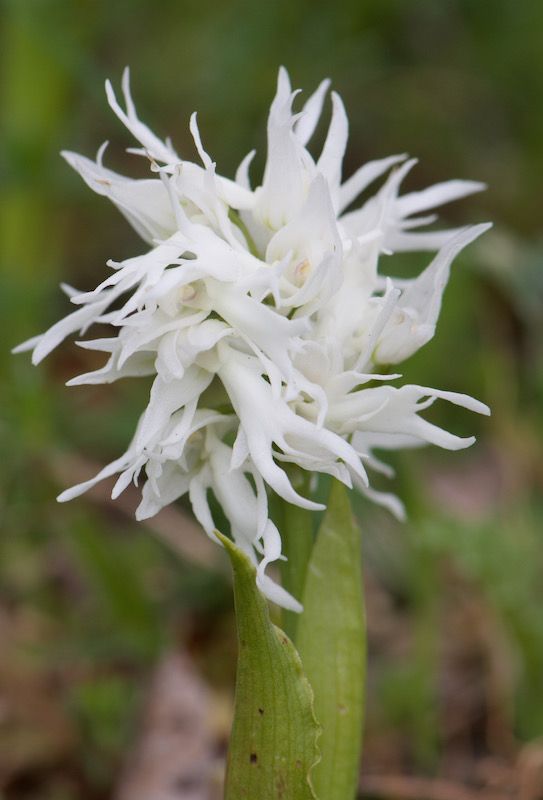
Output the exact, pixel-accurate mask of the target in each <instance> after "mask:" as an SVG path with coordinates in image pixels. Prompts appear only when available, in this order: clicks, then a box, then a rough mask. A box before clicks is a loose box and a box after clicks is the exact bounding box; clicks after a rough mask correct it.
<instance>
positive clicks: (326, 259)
mask: <svg viewBox="0 0 543 800" xmlns="http://www.w3.org/2000/svg"><path fill="white" fill-rule="evenodd" d="M327 89H328V81H324V82H323V83H322V84H321V85H320V86H319V87H318V89H317V91H316V92H315V93H314V94H313V95H312V96H311V97H310V98H309V100H308V101H307V102H306V103H305V105H304V106H303V107H302V109H301V111H300V112H298V113H294V112H293V110H292V106H293V101H294V99H295V95H296V93H295V92H292V90H291V86H290V81H289V78H288V75H287V73H286V71H285V70H283V69H281V70H280V72H279V81H278V86H277V94H276V96H275V99H274V101H273V103H272V106H271V109H270V115H269V119H268V154H267V161H266V166H265V169H264V177H263V182H262V185H261V186H258V187H257V188H255V189H252V188H251V184H250V180H249V166H250V162H251V159H252V156H253V155H254V153H250V154H249V155H248V156H247V157H246V158H245V159H244V160H243V162H242V163H241V165H240V167H239V169H238V171H237V174H236V180H235V181H233V180H229V179H227V178H224V177H222V176H220V175H218V174H217V173H216V170H215V164H214V163H213V162H212V161H211V158H210V157H209V156H208V154H207V153H206V151H205V150H204V147H203V145H202V142H201V139H200V134H199V131H198V127H197V123H196V117H195V116H194V115H193V117H192V118H191V122H190V129H191V132H192V135H193V138H194V141H195V145H196V149H197V151H198V154H199V156H200V160H201V162H202V165H201V166H200V165H198V164H195V163H192V162H190V161H187V160H185V159H183V158H181V157H180V156H178V155H177V154H176V152H175V151H174V149H173V147H172V145H171V143H170V141H169V140H167V141H165V142H163V141H161V140H160V139H158V137H157V136H155V134H153V133H152V132H151V131H150V130H149V129H148V128H147V127H146V126H145V125H144V124H143V123H142V122H140V120H139V119H138V117H137V114H136V110H135V107H134V103H133V101H132V98H131V95H130V88H129V77H128V71H126V72H125V74H124V77H123V95H124V100H125V105H126V109H123V108H122V107H121V106H120V104H119V103H118V101H117V99H116V97H115V94H114V92H113V89H112V88H111V85H110V84H109V82H108V83H107V84H106V91H107V97H108V100H109V104H110V106H111V107H112V109H113V111H114V112H115V113H116V115H117V116H118V117H119V119H120V120H121V121H122V122H123V123H124V125H125V126H126V127H127V128H128V129H129V130H130V131H131V133H132V134H133V135H134V137H135V138H136V139H137V140H138V142H139V143H140V145H141V147H140V148H139V149H135V150H131V152H134V153H136V154H139V155H143V156H145V157H146V158H147V159H149V162H150V168H151V177H150V178H148V179H146V180H131V179H130V178H126V177H124V176H121V175H117V174H116V173H114V172H112V171H111V170H109V169H107V168H106V167H104V166H103V163H102V158H103V154H104V149H105V146H103V147H102V148H100V150H99V152H98V156H97V158H96V161H91V160H89V159H87V158H85V157H83V156H80V155H76V154H74V153H64V157H65V158H66V160H67V161H68V163H69V164H70V165H71V166H72V167H74V169H76V170H77V171H78V172H79V173H80V175H81V176H82V177H83V179H84V180H85V182H86V183H87V184H88V185H89V186H90V187H91V188H92V189H93V190H94V191H96V192H97V193H98V194H102V195H104V196H106V197H109V199H110V200H111V201H112V202H113V203H114V204H115V205H116V206H117V207H118V208H119V210H120V211H121V212H122V214H124V216H125V217H126V218H127V219H128V221H129V222H130V223H131V224H132V225H133V227H134V228H135V229H136V231H137V232H138V233H139V234H140V235H141V237H142V238H143V239H144V240H145V242H146V243H147V244H148V246H149V248H150V249H148V250H147V251H146V252H145V253H144V254H143V255H141V256H137V257H136V258H129V259H126V260H125V261H122V262H120V263H119V262H115V261H110V262H108V266H109V267H110V268H111V270H112V271H111V273H110V275H109V276H108V277H106V278H105V279H104V280H103V281H102V282H101V283H100V284H99V285H98V286H97V288H96V289H94V290H93V291H89V292H82V293H78V292H76V291H75V290H72V289H70V288H68V287H64V288H65V290H66V292H67V294H68V295H69V297H70V300H71V302H72V303H73V304H74V305H75V306H76V310H75V311H73V313H72V314H69V315H68V316H67V317H66V318H65V319H64V320H62V321H61V322H58V323H57V324H56V325H54V326H53V327H52V328H51V329H50V330H49V331H47V332H46V333H44V334H43V335H42V336H39V337H36V338H34V339H32V340H30V341H29V342H26V343H25V344H23V345H21V346H20V347H19V348H17V349H18V350H27V349H32V350H33V357H32V358H33V362H34V363H38V362H39V361H40V360H41V359H42V358H44V357H45V356H46V355H47V354H48V353H49V352H50V351H51V350H52V349H53V348H55V347H56V346H57V345H58V344H59V343H60V342H61V341H62V340H63V339H64V338H65V337H66V336H68V335H69V334H71V333H74V332H76V331H77V332H79V333H80V334H84V333H85V332H86V330H87V329H88V328H89V327H90V326H91V325H92V324H94V323H97V322H98V323H107V324H109V325H110V326H111V328H112V335H111V336H110V337H109V338H105V339H96V340H85V341H81V342H78V344H79V345H80V346H82V347H86V348H89V349H94V350H99V351H103V352H104V353H106V354H107V355H108V358H107V361H106V364H105V365H104V367H102V368H101V369H99V370H96V371H95V372H91V373H89V374H86V375H81V376H79V377H77V378H74V379H73V380H72V381H70V383H71V384H72V385H75V384H83V383H108V382H111V381H114V380H117V379H119V378H122V377H137V376H140V375H141V376H143V375H152V376H154V382H153V385H152V389H151V393H150V397H149V403H148V405H147V408H146V409H145V410H144V412H143V414H142V416H141V418H140V421H139V424H138V426H137V430H136V432H135V435H134V438H133V440H132V443H131V444H130V446H129V447H128V449H127V451H126V453H125V454H124V455H122V456H121V457H120V458H119V459H117V460H116V461H114V462H113V463H112V464H109V465H108V466H107V467H105V468H104V469H103V470H102V471H101V472H100V473H99V474H98V475H97V476H96V477H95V478H93V479H91V480H89V481H87V482H86V483H83V484H80V485H79V486H76V487H74V488H73V489H69V490H68V491H66V492H64V493H63V494H62V495H61V496H60V498H59V499H60V500H67V499H69V498H71V497H74V496H76V495H78V494H80V493H82V492H84V491H85V490H86V489H88V488H89V487H90V486H92V485H93V484H94V483H96V482H97V481H99V480H102V479H104V478H107V477H110V476H112V475H115V474H118V475H119V477H118V479H117V482H116V484H115V487H114V489H113V496H117V495H118V494H119V493H120V492H121V491H123V489H124V488H126V486H127V485H128V484H129V483H130V482H131V481H134V482H137V481H138V478H139V476H140V473H142V472H143V471H144V472H145V474H146V478H147V480H146V482H145V483H144V485H143V491H142V502H141V504H140V506H139V508H138V511H137V517H138V519H145V518H146V517H149V516H152V515H153V514H155V513H157V511H159V510H160V508H162V507H163V506H165V505H167V504H169V503H171V502H173V501H174V500H176V499H177V498H179V497H181V496H182V495H184V494H186V493H188V494H189V496H190V500H191V502H192V506H193V509H194V513H195V515H196V517H197V518H198V520H199V521H200V523H201V524H202V526H203V527H204V529H205V530H206V532H207V533H208V534H209V535H210V536H211V537H214V521H213V518H212V514H211V510H210V504H209V502H208V498H209V493H210V492H212V493H213V494H214V496H215V498H216V499H217V501H218V502H219V503H220V505H221V507H222V508H223V510H224V513H225V514H226V516H227V518H228V519H229V521H230V525H231V533H232V536H233V538H234V539H235V541H236V542H237V543H238V545H239V546H240V547H242V548H243V549H244V551H245V552H246V553H248V554H249V556H250V557H251V559H252V560H253V561H254V562H255V564H257V565H258V570H257V574H258V583H259V585H260V587H261V589H262V590H263V591H264V592H265V594H267V595H268V596H269V597H270V598H272V599H273V600H275V601H276V602H278V603H280V604H281V605H284V606H286V607H288V608H293V609H299V608H300V605H299V603H298V602H297V600H295V599H294V598H292V597H290V596H289V595H288V594H287V593H286V592H285V591H284V590H283V589H282V588H281V587H279V586H277V585H276V584H274V583H273V582H272V581H271V580H270V578H269V577H268V576H267V575H266V574H265V569H266V566H267V565H268V564H269V563H270V562H271V561H274V560H277V559H278V558H280V557H281V539H280V535H279V532H278V531H277V528H276V527H275V525H274V524H273V522H272V521H271V520H270V519H269V516H268V505H267V490H269V489H271V490H273V491H275V492H276V493H277V494H279V495H280V496H281V497H283V498H284V499H285V500H286V501H287V502H290V503H295V504H297V505H300V506H302V507H305V508H310V509H312V508H320V507H321V506H319V505H318V504H316V503H314V502H313V501H312V500H311V499H310V498H307V497H302V496H300V495H299V494H298V493H297V492H296V491H295V489H294V488H293V486H292V484H291V483H290V480H289V478H288V476H287V472H286V471H285V469H284V468H283V466H282V465H284V464H285V462H289V463H293V464H296V465H298V466H299V467H301V468H303V469H305V470H309V471H311V472H323V473H328V474H330V475H333V476H334V477H335V478H337V479H338V480H340V481H343V482H344V483H345V484H347V485H348V486H351V485H352V484H353V483H355V484H356V486H357V487H358V488H359V489H360V490H361V491H363V492H365V493H366V494H367V495H368V496H369V497H370V498H372V499H373V500H375V501H376V502H379V503H381V504H383V505H385V506H386V507H388V508H389V509H390V510H391V511H392V512H393V513H395V514H396V515H398V516H401V515H402V514H403V508H402V505H401V503H400V501H399V500H398V499H397V498H395V497H394V496H393V495H390V494H384V493H380V492H377V491H376V490H375V489H373V488H372V487H370V486H369V483H368V477H367V473H366V467H367V468H369V469H373V470H377V471H380V472H383V473H384V474H390V472H391V471H390V468H388V467H387V466H386V465H385V464H383V463H382V462H381V461H380V460H379V459H378V458H377V457H376V456H375V454H374V449H385V450H386V449H396V448H401V447H412V446H418V445H421V444H426V443H431V444H436V445H439V446H440V447H444V448H447V449H452V450H455V449H458V448H461V447H467V446H469V445H470V444H471V443H472V441H473V439H472V438H468V439H461V438H459V437H457V436H454V435H453V434H450V433H448V432H446V431H444V430H442V429H440V428H438V427H437V426H435V425H433V424H430V423H429V422H427V421H426V420H424V419H423V417H422V416H421V415H420V413H421V411H423V410H424V409H425V408H427V407H428V406H429V405H430V404H431V403H433V402H434V401H435V400H436V399H438V398H441V399H445V400H448V401H449V402H452V403H456V404H458V405H462V406H464V407H466V408H469V409H470V410H472V411H476V412H478V413H483V414H487V413H489V411H488V408H487V407H486V406H485V405H483V404H482V403H479V402H478V401H476V400H473V399H472V398H469V397H467V396H465V395H460V394H457V393H453V392H446V391H439V390H436V389H428V388H425V387H421V386H411V385H404V386H396V385H393V382H394V381H397V380H398V379H399V378H400V377H401V376H400V375H397V374H380V372H379V365H384V366H387V365H391V364H397V363H399V362H400V361H402V360H404V359H405V358H407V357H408V356H410V355H411V354H413V353H414V352H415V351H416V350H418V349H419V348H420V347H421V346H422V345H423V344H425V343H426V342H428V341H429V340H430V339H431V338H432V336H433V334H434V331H435V327H436V323H437V318H438V315H439V311H440V306H441V298H442V295H443V291H444V289H445V286H446V284H447V280H448V276H449V270H450V266H451V263H452V261H453V259H454V257H455V256H456V255H457V254H458V252H459V251H460V250H461V249H462V248H463V247H465V246H466V245H467V244H469V243H470V242H472V241H473V240H474V239H476V238H477V237H478V236H479V235H480V234H481V233H482V232H483V231H485V230H486V229H487V228H488V227H489V226H488V225H477V226H473V227H470V228H462V229H457V230H438V231H435V230H432V231H430V232H427V231H423V232H421V231H419V230H417V229H418V228H421V227H424V226H426V225H428V224H430V223H433V222H434V221H435V219H436V217H435V215H434V214H431V215H430V216H428V215H426V216H416V215H418V214H420V213H421V212H423V213H426V212H428V211H430V210H431V209H433V208H434V207H435V206H439V205H441V204H443V203H446V202H448V201H450V200H454V199H457V198H460V197H463V196H464V195H467V194H470V193H472V192H475V191H479V190H480V189H482V188H483V186H482V185H481V184H479V183H475V182H472V181H450V182H448V183H442V184H437V185H436V186H433V187H430V188H429V189H425V190H423V191H420V192H412V193H410V194H407V195H403V196H402V195H400V187H401V183H402V180H403V178H404V177H405V175H406V174H407V172H408V171H409V170H410V169H411V168H412V167H413V166H414V164H415V162H414V161H412V160H411V161H408V160H406V157H405V156H404V155H394V156H391V157H390V158H384V159H380V160H377V161H372V162H370V163H368V164H365V165H364V166H362V167H361V168H360V169H359V170H357V171H356V172H355V173H354V175H352V176H351V177H350V178H348V179H347V180H346V181H343V180H342V161H343V156H344V152H345V148H346V145H347V135H348V121H347V115H346V113H345V109H344V107H343V103H342V101H341V99H340V97H339V96H338V95H337V94H335V93H332V117H331V122H330V126H329V129H328V134H327V136H326V140H325V144H324V146H323V149H322V152H321V154H320V156H319V157H318V158H317V159H315V158H313V156H312V155H311V154H310V152H309V150H308V149H307V144H308V142H309V140H310V139H311V136H312V134H313V132H314V130H315V128H316V125H317V123H318V120H319V118H320V115H321V111H322V106H323V102H324V99H325V95H326V92H327ZM391 170H392V171H391ZM387 172H388V173H389V174H388V177H387V178H386V179H385V180H384V182H383V183H382V185H381V187H380V188H379V189H378V190H377V192H376V193H375V194H374V195H373V197H371V198H370V199H369V200H367V201H366V202H365V203H364V204H362V205H361V206H360V207H359V208H357V209H355V210H350V211H346V209H348V208H349V207H350V206H351V205H352V203H353V202H354V201H355V200H356V198H357V197H358V196H359V195H360V193H361V192H363V191H366V190H367V189H368V188H369V187H370V186H371V185H372V184H373V183H374V182H375V181H377V180H378V179H379V178H382V176H384V175H385V174H386V173H387ZM406 250H419V251H426V250H429V251H437V254H436V255H435V257H434V259H433V260H432V261H431V262H430V264H429V266H427V267H426V269H425V270H423V271H422V273H421V274H420V276H419V277H418V278H415V279H413V280H396V279H394V278H391V277H387V276H384V275H383V274H382V273H380V272H379V268H380V267H381V258H380V256H381V255H382V254H383V253H385V254H387V255H388V256H389V255H390V254H391V253H392V252H397V251H406ZM384 372H385V373H386V370H384Z"/></svg>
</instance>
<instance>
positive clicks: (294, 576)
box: [280, 470, 314, 642]
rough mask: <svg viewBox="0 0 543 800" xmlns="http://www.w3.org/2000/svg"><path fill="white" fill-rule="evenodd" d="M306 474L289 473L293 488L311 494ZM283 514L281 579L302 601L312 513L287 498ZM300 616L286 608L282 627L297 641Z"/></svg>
mask: <svg viewBox="0 0 543 800" xmlns="http://www.w3.org/2000/svg"><path fill="white" fill-rule="evenodd" d="M306 475H307V473H305V472H301V471H296V472H294V470H291V475H290V477H291V480H292V483H293V486H294V488H295V489H296V491H298V492H300V494H302V495H304V496H307V495H308V494H309V478H308V477H306ZM281 516H282V519H281V529H280V533H281V539H282V541H283V555H284V556H286V559H287V560H286V561H282V562H281V582H282V584H283V587H284V588H285V589H286V590H287V592H290V594H291V595H292V596H293V597H295V598H296V599H297V600H299V601H300V602H301V601H302V598H303V594H304V588H305V578H306V574H307V565H308V563H309V559H310V557H311V552H312V550H313V541H314V540H313V515H312V512H311V511H308V510H307V509H305V508H300V507H299V506H294V505H292V504H291V503H287V502H286V501H284V502H283V503H282V515H281ZM298 618H299V614H296V613H295V612H293V611H284V612H283V618H282V625H283V629H284V631H285V633H286V634H287V635H288V636H289V637H290V639H291V640H292V641H293V642H296V628H297V625H298Z"/></svg>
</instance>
